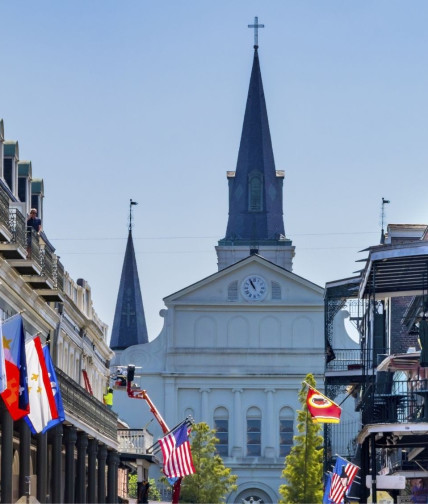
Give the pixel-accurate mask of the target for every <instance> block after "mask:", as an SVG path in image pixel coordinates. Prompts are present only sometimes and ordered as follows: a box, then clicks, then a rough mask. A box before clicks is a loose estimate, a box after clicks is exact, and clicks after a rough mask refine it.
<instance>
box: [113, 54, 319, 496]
mask: <svg viewBox="0 0 428 504" xmlns="http://www.w3.org/2000/svg"><path fill="white" fill-rule="evenodd" d="M254 49H255V50H254V60H253V68H252V73H251V79H250V86H249V92H248V98H247V105H246V111H245V118H244V124H243V130H242V136H241V144H240V148H239V154H238V162H237V167H236V171H234V172H232V171H228V172H227V179H228V184H229V217H228V224H227V230H226V234H225V237H224V238H223V239H221V240H220V241H219V242H218V245H217V246H216V251H217V257H218V271H217V272H215V273H213V274H212V275H210V276H208V277H207V278H204V279H202V280H200V281H199V282H197V283H194V284H192V285H190V286H188V287H185V288H183V289H181V290H180V291H178V292H176V293H174V294H171V295H169V296H167V297H166V298H164V303H165V306H166V308H165V309H164V310H162V311H161V316H162V317H163V318H164V325H163V329H162V331H161V333H160V334H159V335H158V336H157V337H156V338H155V339H153V340H152V341H149V342H147V341H146V339H145V338H146V334H143V335H141V334H140V335H139V334H138V327H141V324H139V323H138V318H139V320H140V321H141V319H142V318H143V319H144V311H143V309H142V301H141V299H140V298H141V293H140V292H139V287H138V285H137V284H138V274H137V272H136V265H135V258H134V256H133V248H132V233H131V230H130V237H129V240H128V247H127V252H126V255H125V262H124V268H123V272H122V279H121V287H120V289H119V297H118V304H117V309H116V314H115V323H114V326H113V331H112V339H111V343H110V346H111V348H112V349H113V350H114V351H115V353H116V356H115V358H114V360H113V361H112V363H111V364H112V365H113V366H127V365H128V364H134V365H135V366H136V367H137V375H141V376H140V377H139V378H137V379H136V382H137V383H139V385H140V387H141V388H143V389H145V390H147V391H148V393H149V395H150V398H151V399H152V401H153V402H154V403H155V405H156V406H157V408H158V409H159V411H160V413H161V414H162V416H163V418H164V419H165V421H166V422H167V424H168V425H169V426H170V427H173V426H174V425H176V424H177V423H179V422H180V421H182V420H184V418H185V417H186V416H188V415H191V416H192V417H193V418H194V420H195V421H196V422H201V421H204V422H207V423H208V424H209V425H210V427H211V428H214V429H216V430H217V437H218V438H219V440H220V443H219V445H218V451H219V453H220V455H221V456H222V458H223V460H224V463H225V465H226V466H227V467H230V468H231V469H232V472H233V473H234V474H236V475H238V480H237V485H238V489H237V490H236V492H233V493H232V494H231V495H229V496H228V497H227V502H230V503H233V502H239V503H242V502H243V500H249V499H250V498H251V497H253V499H254V500H255V501H261V502H263V503H269V502H271V503H274V502H278V500H279V492H278V489H279V486H280V485H281V484H283V483H284V482H285V481H284V480H283V479H282V478H281V472H282V469H283V468H284V459H285V456H286V455H287V454H288V452H289V450H290V447H291V445H292V438H293V435H294V434H296V433H297V430H296V410H297V409H299V408H300V403H299V401H298V391H299V390H300V388H301V385H302V381H303V380H304V378H305V376H306V374H307V373H309V372H311V373H313V374H314V376H315V379H316V380H317V382H318V383H319V385H320V387H322V384H323V378H324V368H325V349H324V289H323V288H322V287H320V286H318V285H315V284H314V283H312V282H310V281H308V280H306V279H304V278H302V277H300V276H298V275H296V274H295V273H293V271H292V259H293V256H294V246H293V245H292V242H291V240H290V239H288V238H287V237H286V236H285V231H284V222H283V200H282V193H283V180H284V172H282V171H277V170H276V169H275V163H274V157H273V150H272V145H271V138H270V132H269V123H268V117H267V110H266V103H265V98H264V92H263V85H262V79H261V72H260V66H259V56H258V47H257V45H256V46H255V47H254ZM225 213H226V212H225ZM125 285H128V286H130V287H129V288H124V286H125ZM134 291H135V296H134V297H135V298H136V302H135V303H134V304H132V303H131V301H132V297H133V296H132V295H131V296H130V293H132V292H134ZM125 292H127V294H126V295H127V296H128V297H127V300H126V303H127V306H128V307H129V306H130V307H131V312H133V313H135V314H136V315H135V317H134V320H133V319H132V317H131V318H130V317H129V313H130V310H127V312H126V313H127V316H125V310H123V309H122V307H123V306H124V302H123V299H122V297H121V296H124V295H125V294H124V293H125ZM121 293H122V294H121ZM130 303H131V304H130ZM140 304H141V306H140ZM115 328H116V329H115ZM144 332H145V331H144ZM114 409H115V410H116V411H118V412H119V414H120V416H121V417H122V418H123V419H124V420H125V421H126V422H127V423H128V424H129V425H130V426H131V427H134V428H142V427H143V426H146V425H147V424H149V427H148V428H149V430H150V431H151V432H153V434H154V437H155V439H156V438H159V437H161V435H162V432H161V429H160V427H159V426H158V424H157V423H156V421H155V420H153V415H152V414H151V412H150V411H149V408H148V407H147V405H146V404H144V402H143V401H137V400H133V399H130V398H128V397H127V396H126V392H124V391H123V392H120V391H116V392H115V406H114ZM149 422H151V423H149ZM151 471H152V476H156V475H155V474H154V472H153V470H152V468H151Z"/></svg>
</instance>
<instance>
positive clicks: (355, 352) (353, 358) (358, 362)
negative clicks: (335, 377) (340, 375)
mask: <svg viewBox="0 0 428 504" xmlns="http://www.w3.org/2000/svg"><path fill="white" fill-rule="evenodd" d="M334 355H335V358H334V359H333V360H331V361H330V362H328V363H327V365H326V371H349V370H353V369H361V368H362V367H363V352H362V350H361V348H353V349H349V348H334Z"/></svg>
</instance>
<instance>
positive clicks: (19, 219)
mask: <svg viewBox="0 0 428 504" xmlns="http://www.w3.org/2000/svg"><path fill="white" fill-rule="evenodd" d="M9 227H10V229H11V231H12V241H13V242H14V243H16V244H17V245H20V246H21V247H23V248H24V249H26V248H27V223H26V222H25V219H24V216H23V215H22V213H21V212H20V211H19V210H18V209H17V208H9Z"/></svg>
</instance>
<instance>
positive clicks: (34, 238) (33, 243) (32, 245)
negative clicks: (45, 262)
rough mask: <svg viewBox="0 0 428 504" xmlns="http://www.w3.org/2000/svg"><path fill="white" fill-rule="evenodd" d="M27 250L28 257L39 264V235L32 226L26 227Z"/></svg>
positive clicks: (40, 260) (40, 258)
mask: <svg viewBox="0 0 428 504" xmlns="http://www.w3.org/2000/svg"><path fill="white" fill-rule="evenodd" d="M27 250H28V254H29V258H31V260H32V261H34V262H36V263H37V264H38V265H39V266H41V265H42V257H41V254H40V240H39V235H38V233H37V231H36V230H35V229H34V228H33V227H27Z"/></svg>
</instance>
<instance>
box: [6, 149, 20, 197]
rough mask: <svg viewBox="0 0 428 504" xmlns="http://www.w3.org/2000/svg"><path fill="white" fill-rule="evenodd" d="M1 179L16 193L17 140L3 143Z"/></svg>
mask: <svg viewBox="0 0 428 504" xmlns="http://www.w3.org/2000/svg"><path fill="white" fill-rule="evenodd" d="M3 156H4V158H3V173H2V175H3V179H4V181H5V182H6V184H7V185H8V187H9V189H10V191H11V192H12V193H13V194H14V195H17V191H18V161H19V148H18V142H12V141H8V142H4V144H3Z"/></svg>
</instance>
